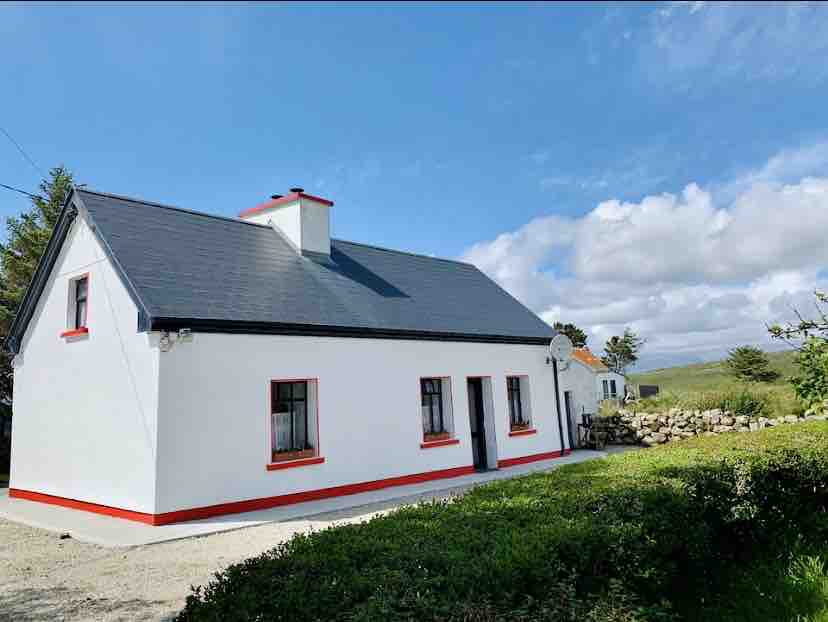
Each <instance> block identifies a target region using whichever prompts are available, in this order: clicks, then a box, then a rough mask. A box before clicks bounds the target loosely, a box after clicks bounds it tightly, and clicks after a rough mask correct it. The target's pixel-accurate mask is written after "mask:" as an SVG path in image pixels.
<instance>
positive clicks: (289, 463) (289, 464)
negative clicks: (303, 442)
mask: <svg viewBox="0 0 828 622" xmlns="http://www.w3.org/2000/svg"><path fill="white" fill-rule="evenodd" d="M323 462H325V457H324V456H315V457H313V458H302V459H301V460H285V461H284V462H271V463H270V464H268V465H267V470H268V471H281V470H282V469H292V468H294V467H303V466H309V465H312V464H322V463H323Z"/></svg>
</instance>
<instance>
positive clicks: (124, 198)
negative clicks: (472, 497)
mask: <svg viewBox="0 0 828 622" xmlns="http://www.w3.org/2000/svg"><path fill="white" fill-rule="evenodd" d="M77 191H78V192H86V193H89V194H97V195H99V196H102V197H110V198H113V199H120V200H121V201H129V202H130V203H140V204H141V205H146V206H147V207H160V208H162V209H170V210H175V211H177V212H185V213H187V214H193V215H194V216H204V217H205V218H215V219H217V220H225V221H228V222H235V223H239V224H242V225H253V226H254V227H265V228H268V229H269V228H270V227H269V225H263V224H259V223H257V222H250V221H248V220H241V219H240V218H233V217H232V216H220V215H219V214H210V213H208V212H199V211H197V210H193V209H187V208H186V207H178V206H177V205H167V204H165V203H158V202H157V201H147V200H145V199H138V198H136V197H128V196H126V195H123V194H113V193H111V192H102V191H100V190H90V189H89V188H77Z"/></svg>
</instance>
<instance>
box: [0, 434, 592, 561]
mask: <svg viewBox="0 0 828 622" xmlns="http://www.w3.org/2000/svg"><path fill="white" fill-rule="evenodd" d="M606 456H607V453H606V452H603V451H590V450H585V449H579V450H576V451H574V452H573V453H572V454H570V455H568V456H564V457H563V458H555V459H553V460H542V461H539V462H532V463H530V464H523V465H519V466H514V467H509V468H506V469H500V470H497V471H484V472H480V473H474V474H471V475H463V476H460V477H453V478H451V479H443V480H435V481H430V482H424V483H421V484H411V485H408V486H396V487H393V488H383V489H382V490H374V491H370V492H363V493H359V494H355V495H347V496H343V497H334V498H331V499H321V500H319V501H307V502H305V503H296V504H293V505H286V506H281V507H275V508H269V509H266V510H257V511H255V512H244V513H240V514H228V515H226V516H217V517H215V518H208V519H203V520H194V521H189V522H186V523H175V524H172V525H161V526H158V527H153V526H150V525H145V524H143V523H137V522H133V521H129V520H125V519H122V518H112V517H110V516H102V515H100V514H93V513H91V512H84V511H82V510H73V509H69V508H63V507H60V506H56V505H49V504H45V503H38V502H35V501H26V500H23V499H10V498H9V496H8V490H7V489H3V490H0V517H2V518H5V519H7V520H10V521H14V522H17V523H23V524H24V525H28V526H30V527H38V528H40V529H46V530H48V531H53V532H56V533H68V534H70V535H71V536H72V538H74V539H76V540H80V541H81V542H89V543H91V544H98V545H101V546H105V547H131V546H142V545H146V544H157V543H160V542H169V541H171V540H180V539H183V538H194V537H198V536H206V535H209V534H213V533H219V532H223V531H233V530H236V529H244V528H245V527H255V526H257V525H263V524H265V523H277V522H288V521H294V520H299V519H307V518H309V517H319V515H322V514H330V513H342V516H341V517H338V518H350V517H357V516H360V515H366V517H369V516H368V515H370V514H373V513H375V512H379V511H384V510H390V509H393V508H395V507H398V506H401V505H408V504H411V503H419V502H422V501H430V500H432V499H441V498H444V497H447V496H450V495H452V494H458V493H461V492H463V491H464V490H468V489H469V488H471V487H473V486H477V485H480V484H485V483H487V482H492V481H496V480H501V479H509V478H513V477H517V476H520V475H526V474H527V473H535V472H538V471H546V470H549V469H553V468H555V467H558V466H562V465H564V464H573V463H578V462H585V461H587V460H594V459H595V458H603V457H606ZM320 518H321V517H320Z"/></svg>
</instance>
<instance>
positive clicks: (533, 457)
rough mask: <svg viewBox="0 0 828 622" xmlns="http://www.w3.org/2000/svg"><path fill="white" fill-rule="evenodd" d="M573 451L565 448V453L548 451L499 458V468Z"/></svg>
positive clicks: (548, 458) (558, 456) (566, 454)
mask: <svg viewBox="0 0 828 622" xmlns="http://www.w3.org/2000/svg"><path fill="white" fill-rule="evenodd" d="M571 453H572V450H571V449H565V450H564V451H563V454H561V452H560V451H548V452H546V453H542V454H532V455H531V456H521V457H520V458H506V459H505V460H498V461H497V466H498V468H503V467H510V466H516V465H518V464H528V463H529V462H537V461H538V460H551V459H553V458H560V457H561V455H564V456H568V455H569V454H571Z"/></svg>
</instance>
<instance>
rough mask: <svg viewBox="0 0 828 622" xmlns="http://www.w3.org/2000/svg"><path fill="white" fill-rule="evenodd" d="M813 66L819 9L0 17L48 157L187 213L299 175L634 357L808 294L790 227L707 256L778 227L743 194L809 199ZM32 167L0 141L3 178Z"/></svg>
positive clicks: (719, 339)
mask: <svg viewBox="0 0 828 622" xmlns="http://www.w3.org/2000/svg"><path fill="white" fill-rule="evenodd" d="M826 53H828V10H826V8H825V7H823V6H818V5H814V6H808V5H794V4H791V5H784V6H783V5H778V6H773V7H765V6H761V7H760V6H749V5H733V6H730V5H726V4H715V5H710V4H706V3H702V2H695V3H668V4H646V5H630V6H627V5H612V4H598V5H557V4H555V5H551V4H530V5H522V4H519V3H507V4H501V5H492V4H485V5H478V6H475V5H467V4H457V5H386V6H382V5H377V4H371V5H346V6H336V5H324V4H323V5H310V4H300V5H293V4H284V5H282V4H279V5H267V4H257V5H252V6H239V5H227V6H223V5H212V4H211V5H202V6H191V5H182V6H178V7H167V6H161V5H149V6H142V5H132V6H110V7H107V6H98V5H70V4H68V3H62V4H59V5H52V6H48V5H3V6H2V7H0V56H2V57H3V58H5V59H7V60H8V59H14V62H5V63H2V64H0V79H1V80H2V82H0V83H2V85H3V89H2V100H0V101H2V104H1V105H0V112H2V114H0V126H2V127H4V128H5V129H6V130H8V131H9V132H10V133H11V134H12V136H14V138H15V139H16V140H17V141H18V142H19V143H21V145H22V146H23V147H24V148H25V150H26V151H27V152H28V153H29V155H30V156H31V157H32V158H33V159H34V161H35V162H36V163H37V164H38V165H39V166H40V167H42V168H44V169H45V168H48V167H50V166H53V165H55V164H57V163H65V164H66V165H67V166H68V167H69V168H70V169H71V170H72V171H73V172H74V173H75V176H76V180H77V182H80V183H87V184H88V185H89V186H90V187H92V188H97V189H101V190H105V191H110V192H115V193H121V194H127V195H135V196H139V197H144V198H147V199H151V200H156V201H161V202H168V203H171V204H175V205H181V206H184V207H189V208H192V209H198V210H203V211H208V212H213V213H220V214H226V215H235V214H236V213H237V212H238V211H239V210H241V209H243V208H245V207H249V206H252V205H255V204H256V203H258V202H259V201H261V200H263V199H264V198H266V197H267V196H268V195H269V194H271V193H274V192H282V191H284V190H286V189H287V188H288V187H290V186H293V185H301V186H303V187H304V188H305V189H306V190H307V191H309V192H312V193H315V194H319V195H321V196H324V197H326V198H330V199H332V200H333V201H335V203H336V205H335V207H334V208H333V212H332V219H333V228H334V234H335V235H336V236H338V237H342V238H345V239H353V240H358V241H365V242H370V243H375V244H379V245H383V246H390V247H394V248H400V249H405V250H410V251H414V252H421V253H427V254H435V255H439V256H446V257H463V258H466V259H469V260H472V261H474V262H475V263H477V264H478V265H479V266H480V267H481V268H483V269H484V270H486V271H487V272H488V273H489V274H491V275H492V276H493V277H494V278H496V279H497V280H498V281H499V282H500V283H501V284H503V285H504V286H505V287H507V289H509V290H510V291H512V292H513V293H515V294H516V295H518V296H519V297H520V298H521V299H522V300H524V301H525V302H527V304H529V305H530V306H531V307H532V308H533V309H534V310H535V311H537V312H538V313H540V314H541V315H542V316H543V317H544V318H545V319H548V320H550V321H552V320H554V319H557V318H559V317H560V318H561V319H564V320H572V321H578V322H580V323H582V324H583V325H585V326H587V327H588V328H589V330H590V333H591V335H592V338H591V344H592V345H593V348H594V349H596V350H600V349H601V347H602V345H603V340H604V339H605V338H606V337H607V336H608V335H610V334H612V333H613V332H618V331H619V330H620V329H622V328H623V326H625V325H630V326H633V327H634V328H635V329H637V330H639V332H641V333H642V334H645V335H646V336H647V337H648V339H649V340H650V342H649V344H648V350H649V353H648V356H649V359H646V358H645V363H647V362H648V361H649V365H650V366H652V365H655V364H663V363H669V362H679V361H683V360H696V359H703V358H709V357H711V356H715V355H717V354H718V353H719V352H720V351H722V350H723V349H725V348H726V347H730V346H732V345H735V344H736V343H737V342H742V341H750V342H762V341H763V340H764V334H763V332H762V331H761V330H758V328H759V327H760V326H761V325H762V322H763V321H764V319H770V318H771V316H773V317H776V315H775V314H779V313H781V312H782V311H781V310H782V309H784V308H786V304H789V303H790V301H791V300H800V299H802V296H804V294H806V293H807V292H808V291H809V290H810V289H813V287H814V286H816V285H819V284H820V283H821V282H822V280H823V279H824V276H825V271H824V261H825V260H826V258H824V257H822V256H821V255H819V253H817V255H819V256H818V257H816V258H813V257H811V258H807V257H800V255H801V253H797V252H796V248H795V247H796V246H802V243H801V242H800V243H793V242H792V241H791V239H790V238H789V237H786V238H785V239H783V240H781V241H780V242H779V244H776V243H775V242H773V240H771V241H770V242H768V243H767V244H765V243H762V244H759V246H758V247H757V248H756V249H754V251H752V254H753V255H756V254H758V255H760V256H761V255H764V254H765V251H766V248H765V247H770V248H773V249H776V250H775V251H774V252H776V254H773V255H768V257H767V258H766V259H767V260H766V261H753V260H750V261H749V260H747V259H745V257H742V256H741V255H739V256H736V255H734V256H733V257H730V256H727V257H725V256H723V255H722V253H717V254H716V255H714V256H710V255H705V254H704V253H703V252H702V251H704V252H708V251H709V247H711V244H712V242H711V240H714V239H715V240H718V239H719V238H721V237H722V234H721V231H722V227H723V226H725V225H723V224H722V223H723V222H724V221H727V223H726V227H725V228H726V229H727V231H729V232H731V234H733V235H735V232H736V231H737V229H738V230H739V231H742V232H747V235H749V237H750V236H754V237H757V238H758V239H760V240H765V237H764V236H765V235H771V233H768V232H767V231H766V230H765V229H763V228H762V227H763V226H764V225H766V224H767V221H768V218H767V217H764V216H763V214H765V212H764V211H762V210H763V209H764V208H763V207H762V205H765V204H767V203H770V204H773V203H777V201H776V199H774V198H773V197H770V198H768V197H764V198H763V197H759V198H757V196H758V195H757V194H756V193H757V192H759V191H765V190H766V189H767V192H773V189H774V188H775V189H776V191H777V192H782V191H783V189H784V185H785V184H789V185H791V184H793V185H795V186H796V188H798V189H799V190H800V191H801V194H802V196H803V197H806V198H805V199H803V200H802V201H799V202H796V201H794V205H793V207H791V208H789V209H790V213H789V214H788V216H789V217H792V218H793V219H794V220H802V218H807V217H810V215H812V214H813V213H821V212H820V210H821V207H826V209H828V204H826V206H822V204H821V203H819V204H818V205H817V206H816V207H814V206H812V205H811V204H810V203H809V202H808V201H810V199H809V198H807V197H812V196H813V195H814V192H818V190H819V189H818V190H817V191H815V190H814V187H811V186H809V187H808V188H805V187H804V186H803V185H802V184H803V180H809V179H816V180H820V179H822V176H826V165H827V164H828V143H826V142H825V141H826V140H828V137H827V136H826V135H827V134H828V127H826V116H825V106H824V102H825V101H826V96H828V80H827V79H826V78H828V65H826V63H825V62H824V59H825V58H826ZM40 177H41V175H40V173H39V172H37V171H36V170H34V169H33V168H32V167H31V166H30V165H29V164H28V163H27V162H26V161H25V160H24V159H23V158H22V157H21V156H20V154H19V153H18V152H17V151H16V150H15V148H14V146H13V145H11V144H10V143H9V142H8V141H6V140H5V138H4V137H2V136H0V182H2V183H6V184H11V185H14V186H18V187H22V188H25V189H34V188H35V187H36V185H37V183H38V181H39V178H40ZM689 186H690V187H692V188H696V189H697V190H698V192H699V193H701V194H698V195H697V194H693V193H692V192H691V193H690V194H689V195H688V194H687V193H686V189H687V188H688V187H689ZM820 188H821V187H820ZM665 193H667V194H666V196H672V197H673V198H674V199H675V201H674V202H673V203H670V201H669V200H667V202H666V203H664V205H661V204H659V205H657V206H656V207H655V208H653V207H652V205H651V203H652V201H649V199H653V200H655V201H656V202H657V201H658V200H659V197H662V198H663V197H664V196H665ZM763 196H764V195H763ZM785 196H786V197H787V196H788V195H785ZM820 196H821V195H820ZM760 199H761V200H763V201H765V203H762V204H761V205H760V206H759V207H756V205H759V203H757V202H761V201H760ZM786 200H787V199H786ZM613 201H615V203H613ZM648 201H649V202H648ZM746 201H747V202H748V203H750V205H752V206H754V207H753V208H750V209H748V208H744V209H743V208H742V207H740V206H743V204H745V202H746ZM750 201H753V203H751V202H750ZM25 206H26V199H25V198H24V197H18V196H16V195H14V194H12V193H8V192H4V193H3V194H2V195H0V214H2V215H3V216H8V215H11V214H14V213H17V212H19V211H20V210H22V209H23V208H24V207H25ZM601 206H604V207H603V208H602V207H601ZM607 206H609V207H607ZM613 206H615V207H613ZM803 206H804V207H803ZM613 210H614V211H613ZM653 210H654V211H653ZM706 210H707V211H706ZM740 210H741V211H740ZM803 210H812V211H807V212H806V211H803ZM742 211H746V214H742ZM685 212H686V214H685ZM708 212H709V213H708ZM682 214H684V215H685V216H686V218H685V217H684V216H682ZM740 214H741V216H740ZM659 219H661V220H659ZM720 221H721V222H720ZM737 222H738V223H741V227H742V228H741V229H739V228H738V227H737V226H736V224H734V223H737ZM538 223H540V224H538ZM608 223H610V224H609V225H608ZM612 223H614V224H612ZM619 223H623V225H619ZM659 223H661V224H659ZM679 223H681V224H679ZM717 223H718V224H717ZM763 223H764V224H763ZM748 225H750V226H748ZM608 226H611V229H609V230H608V229H606V227H608ZM619 227H620V228H619ZM647 227H654V231H649V230H648V229H647ZM778 228H779V227H776V228H775V229H774V230H776V229H778ZM697 229H698V230H703V231H705V232H707V233H706V234H705V236H701V237H700V238H699V239H695V238H694V239H692V240H689V241H688V243H687V246H688V247H690V248H689V251H688V252H684V251H685V250H687V249H684V248H683V247H684V246H685V245H684V244H683V243H682V242H681V240H682V239H683V238H681V237H679V238H678V240H679V241H677V237H676V236H685V235H687V233H688V231H690V232H695V231H696V230H697ZM792 235H794V234H792ZM796 235H798V234H796ZM504 236H505V237H504ZM697 237H698V236H697ZM739 239H740V240H741V239H743V238H741V237H740V238H739ZM642 245H646V252H644V253H642V252H641V246H642ZM732 246H733V245H732V244H730V245H728V247H727V249H725V251H724V255H727V254H728V253H730V252H731V250H732ZM736 246H739V244H736ZM777 246H779V248H778V249H777ZM808 248H810V247H808ZM705 249H707V250H705ZM777 251H778V252H777ZM675 254H681V255H682V261H678V260H676V258H675V257H673V255H675ZM745 254H746V255H750V253H747V251H745ZM754 259H755V257H754ZM602 261H603V262H607V261H609V262H611V265H609V266H605V268H606V269H604V267H602V266H601V263H602ZM636 262H638V263H636ZM700 263H701V264H704V266H706V267H705V268H704V269H701V268H699V265H700ZM718 263H722V267H721V269H713V268H712V267H711V266H713V265H717V264H718ZM645 264H646V265H645ZM650 264H653V265H655V266H656V267H658V266H664V265H667V266H669V267H670V269H666V270H665V269H662V268H660V267H658V268H657V269H656V268H654V267H653V265H650ZM674 264H675V265H674ZM638 266H643V267H642V268H640V269H639V268H638ZM613 267H615V268H617V269H618V270H619V271H620V272H619V273H617V274H614V273H613V271H612V270H613ZM671 270H673V271H671ZM763 279H764V280H763ZM766 282H767V283H769V284H767V283H766ZM740 297H741V298H740ZM722 299H724V302H722ZM694 305H695V306H694ZM608 309H610V310H612V312H609V311H608ZM676 315H679V316H682V317H687V318H688V322H685V323H684V324H683V325H680V326H679V325H676V322H675V321H674V320H673V319H672V318H674V316H676ZM691 318H695V321H696V323H695V324H694V323H692V322H689V319H691ZM699 318H704V319H705V322H706V323H705V322H701V321H700V319H699ZM746 323H747V324H750V330H747V329H745V330H742V329H744V324H746Z"/></svg>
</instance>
